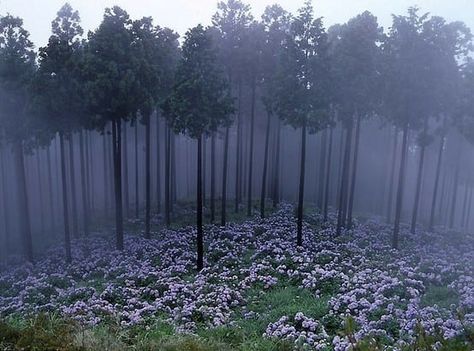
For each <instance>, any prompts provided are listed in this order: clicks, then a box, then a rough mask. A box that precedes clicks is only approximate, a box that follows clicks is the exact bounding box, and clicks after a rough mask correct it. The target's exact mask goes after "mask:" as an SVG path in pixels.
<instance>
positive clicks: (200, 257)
mask: <svg viewBox="0 0 474 351" xmlns="http://www.w3.org/2000/svg"><path fill="white" fill-rule="evenodd" d="M196 193H197V199H196V201H197V218H196V224H197V240H196V241H197V262H196V263H197V270H198V271H201V270H202V269H203V267H204V239H203V228H202V136H199V138H198V140H197V192H196Z"/></svg>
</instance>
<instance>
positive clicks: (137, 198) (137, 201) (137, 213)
mask: <svg viewBox="0 0 474 351" xmlns="http://www.w3.org/2000/svg"><path fill="white" fill-rule="evenodd" d="M139 217H140V193H139V188H138V121H137V122H135V218H137V219H138V218H139Z"/></svg>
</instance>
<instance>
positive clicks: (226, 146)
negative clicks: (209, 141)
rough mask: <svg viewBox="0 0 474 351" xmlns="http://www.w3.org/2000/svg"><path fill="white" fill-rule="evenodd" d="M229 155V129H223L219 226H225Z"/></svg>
mask: <svg viewBox="0 0 474 351" xmlns="http://www.w3.org/2000/svg"><path fill="white" fill-rule="evenodd" d="M228 154H229V127H226V129H225V137H224V162H223V165H222V205H221V226H225V224H226V207H227V161H228V156H229V155H228Z"/></svg>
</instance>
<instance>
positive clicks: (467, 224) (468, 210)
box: [463, 186, 473, 230]
mask: <svg viewBox="0 0 474 351" xmlns="http://www.w3.org/2000/svg"><path fill="white" fill-rule="evenodd" d="M472 193H473V191H472V186H470V187H469V200H468V205H467V212H466V218H465V221H464V224H463V226H464V228H465V229H466V230H468V229H469V224H470V219H471V205H472Z"/></svg>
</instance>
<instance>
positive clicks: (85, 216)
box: [79, 130, 89, 235]
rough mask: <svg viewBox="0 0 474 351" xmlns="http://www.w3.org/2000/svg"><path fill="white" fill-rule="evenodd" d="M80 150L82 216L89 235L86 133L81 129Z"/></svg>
mask: <svg viewBox="0 0 474 351" xmlns="http://www.w3.org/2000/svg"><path fill="white" fill-rule="evenodd" d="M79 151H80V157H81V188H82V216H83V225H84V234H85V235H89V206H88V202H89V200H88V197H87V193H88V190H87V186H86V183H87V180H86V161H85V157H84V135H83V131H82V130H81V132H80V134H79Z"/></svg>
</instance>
